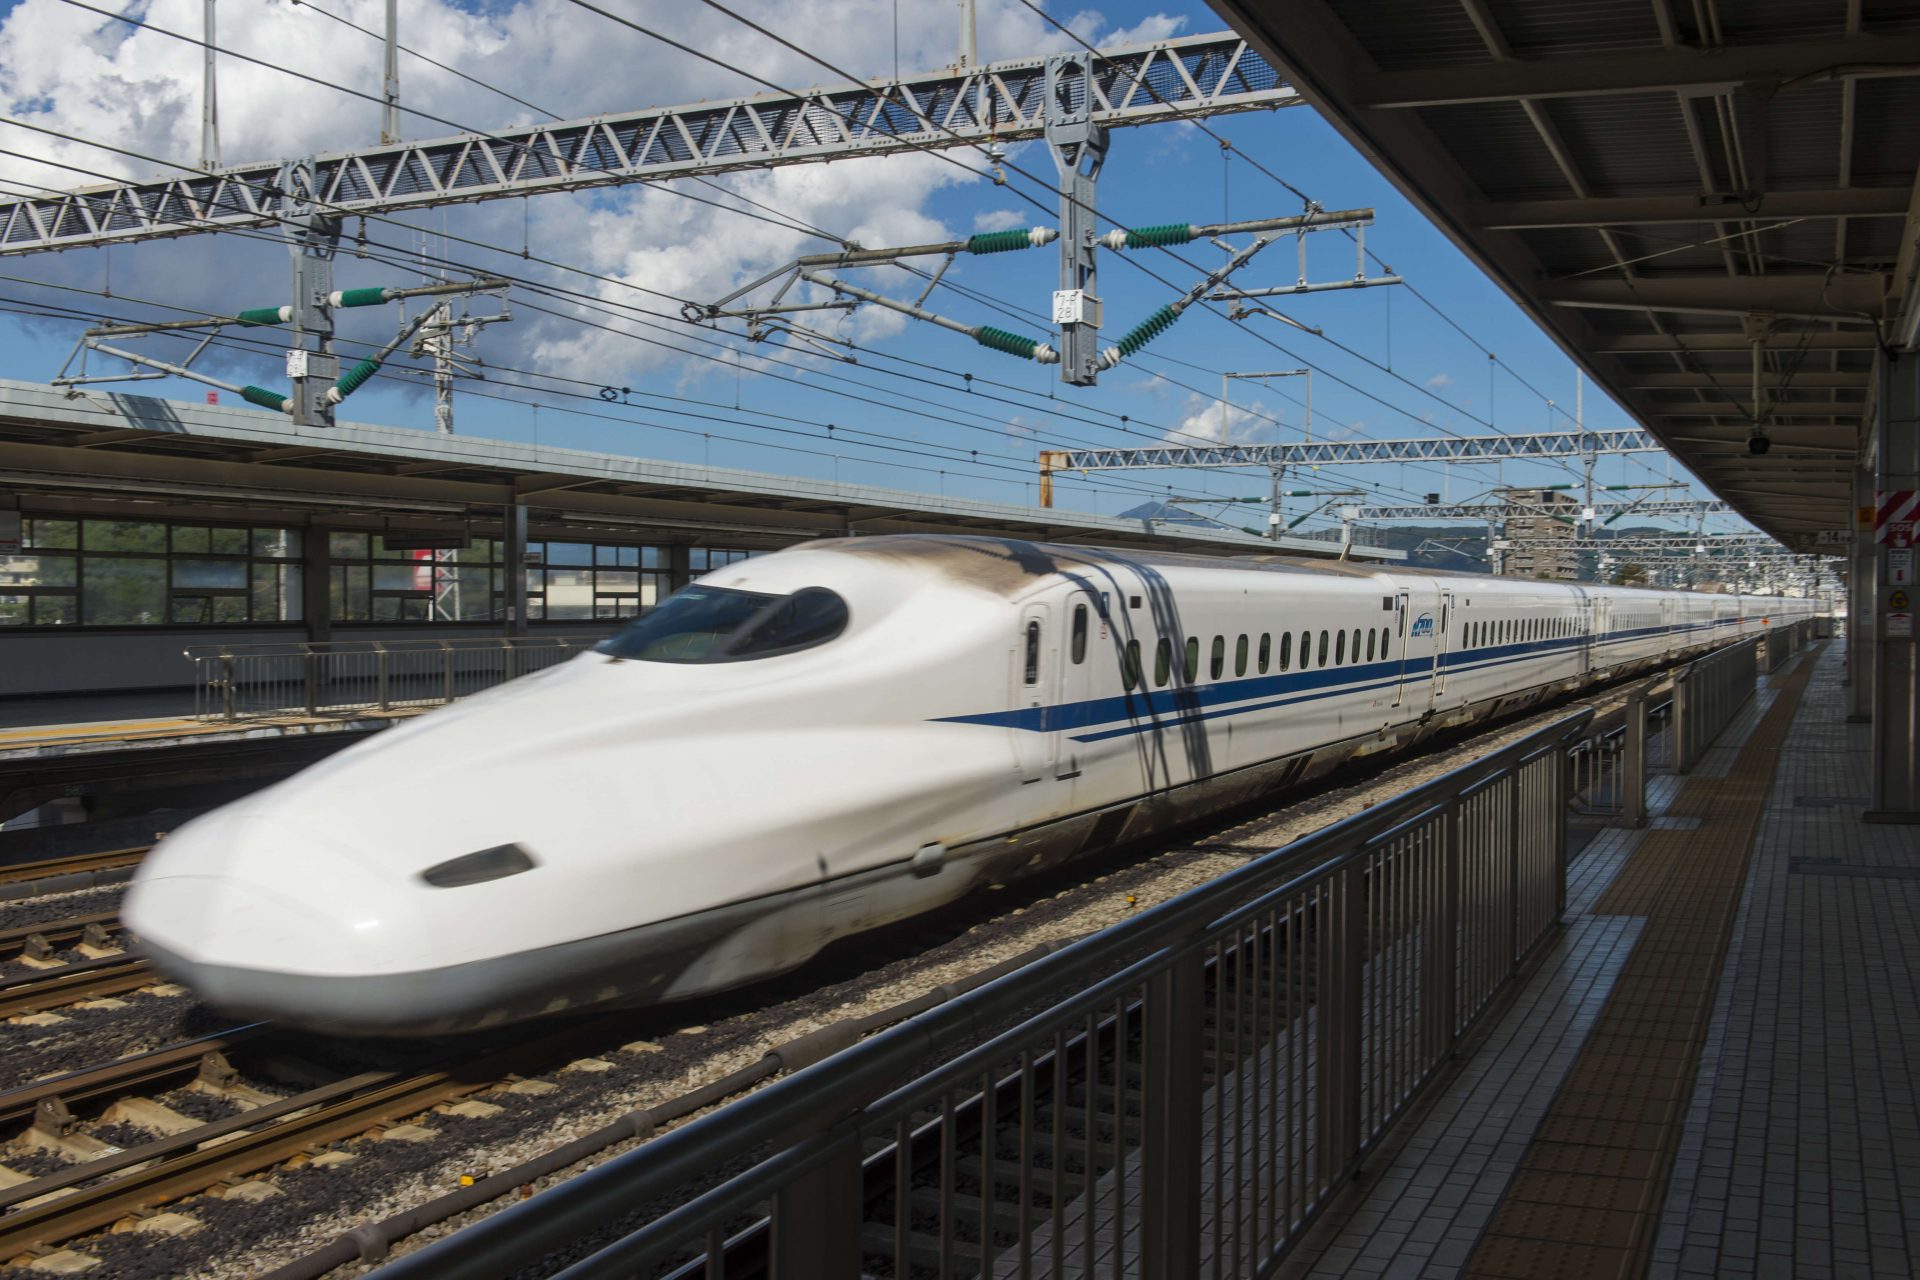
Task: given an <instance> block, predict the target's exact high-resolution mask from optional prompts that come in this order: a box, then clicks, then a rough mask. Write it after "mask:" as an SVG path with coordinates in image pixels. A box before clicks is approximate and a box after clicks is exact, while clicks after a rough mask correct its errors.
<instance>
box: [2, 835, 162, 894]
mask: <svg viewBox="0 0 1920 1280" xmlns="http://www.w3.org/2000/svg"><path fill="white" fill-rule="evenodd" d="M152 848H153V846H152V845H150V844H143V845H134V846H131V847H129V848H125V849H103V850H100V851H99V852H96V853H75V854H68V855H66V856H64V857H59V858H42V859H39V860H38V861H34V862H16V863H13V864H11V865H8V866H0V901H9V900H18V899H20V898H31V897H37V896H39V895H41V894H48V893H65V892H68V891H70V890H73V889H90V888H93V887H94V886H96V885H107V884H121V883H124V882H125V881H127V880H130V879H132V878H133V872H134V869H135V868H136V867H138V866H139V865H140V860H141V859H142V858H144V857H146V856H147V853H148V852H149V851H150V850H151V849H152Z"/></svg>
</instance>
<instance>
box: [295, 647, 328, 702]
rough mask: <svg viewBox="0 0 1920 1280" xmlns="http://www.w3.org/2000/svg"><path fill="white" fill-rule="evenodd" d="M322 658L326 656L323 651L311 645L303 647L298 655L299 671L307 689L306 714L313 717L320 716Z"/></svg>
mask: <svg viewBox="0 0 1920 1280" xmlns="http://www.w3.org/2000/svg"><path fill="white" fill-rule="evenodd" d="M324 657H326V654H325V653H324V652H323V651H320V650H316V649H314V648H313V646H312V645H307V646H305V647H304V648H303V649H302V650H301V653H300V659H301V670H302V673H303V677H304V679H305V681H306V687H307V714H308V715H310V716H315V717H317V716H319V714H320V687H321V679H320V675H319V667H320V660H321V659H323V658H324Z"/></svg>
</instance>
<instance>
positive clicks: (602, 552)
mask: <svg viewBox="0 0 1920 1280" xmlns="http://www.w3.org/2000/svg"><path fill="white" fill-rule="evenodd" d="M593 562H594V563H595V564H605V565H616V564H619V563H620V548H618V547H609V546H598V545H596V546H595V547H594V549H593Z"/></svg>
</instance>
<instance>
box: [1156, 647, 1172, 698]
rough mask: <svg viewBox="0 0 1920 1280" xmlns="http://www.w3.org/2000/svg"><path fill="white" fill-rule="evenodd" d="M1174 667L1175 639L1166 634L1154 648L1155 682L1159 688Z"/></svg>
mask: <svg viewBox="0 0 1920 1280" xmlns="http://www.w3.org/2000/svg"><path fill="white" fill-rule="evenodd" d="M1172 669H1173V641H1171V640H1169V639H1167V638H1166V637H1165V636H1161V637H1160V643H1159V644H1158V645H1156V646H1154V650H1153V683H1154V687H1156V688H1158V687H1160V686H1162V685H1164V684H1166V682H1167V676H1168V674H1169V673H1170V672H1171V671H1172Z"/></svg>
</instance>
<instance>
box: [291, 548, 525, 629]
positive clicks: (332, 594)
mask: <svg viewBox="0 0 1920 1280" xmlns="http://www.w3.org/2000/svg"><path fill="white" fill-rule="evenodd" d="M327 554H328V556H329V557H330V558H331V560H332V562H333V564H332V569H331V571H330V572H331V574H332V580H331V582H330V583H329V584H328V590H327V600H328V605H329V607H330V609H331V610H332V618H333V620H334V621H335V622H488V621H492V620H494V619H496V618H501V617H504V616H505V614H506V605H505V601H504V595H503V588H504V585H505V581H506V579H505V571H504V569H503V566H502V565H501V556H502V554H503V551H502V547H501V544H500V541H499V540H498V539H496V538H474V539H472V541H471V542H470V543H469V544H468V545H467V546H464V547H461V548H458V549H457V550H447V551H405V550H400V549H398V548H394V547H389V546H388V545H387V542H386V539H385V538H384V537H382V536H381V535H380V534H377V533H355V532H344V531H340V530H335V531H334V532H331V533H329V534H328V535H327ZM529 585H531V582H529ZM536 616H537V615H536Z"/></svg>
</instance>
